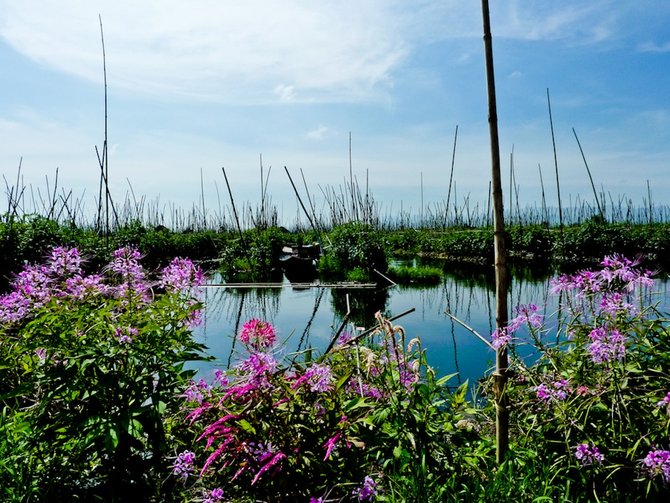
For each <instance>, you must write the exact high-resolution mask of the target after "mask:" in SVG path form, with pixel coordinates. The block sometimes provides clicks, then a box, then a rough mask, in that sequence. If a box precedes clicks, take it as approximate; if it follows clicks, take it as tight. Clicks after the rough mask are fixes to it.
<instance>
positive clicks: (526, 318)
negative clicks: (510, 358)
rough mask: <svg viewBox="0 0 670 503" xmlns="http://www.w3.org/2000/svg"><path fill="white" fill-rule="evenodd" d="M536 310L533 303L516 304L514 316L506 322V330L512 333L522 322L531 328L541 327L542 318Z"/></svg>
mask: <svg viewBox="0 0 670 503" xmlns="http://www.w3.org/2000/svg"><path fill="white" fill-rule="evenodd" d="M537 310H538V307H537V305H535V304H519V305H518V306H516V307H515V308H514V312H515V313H516V317H515V318H512V319H511V320H510V321H509V323H508V324H507V332H508V333H514V332H516V331H517V330H519V329H520V328H521V327H522V326H523V325H524V324H527V325H528V326H529V327H530V328H531V329H537V328H541V327H542V323H543V321H544V318H543V316H542V315H541V314H539V313H538V312H537Z"/></svg>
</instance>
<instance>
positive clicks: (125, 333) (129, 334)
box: [114, 327, 140, 344]
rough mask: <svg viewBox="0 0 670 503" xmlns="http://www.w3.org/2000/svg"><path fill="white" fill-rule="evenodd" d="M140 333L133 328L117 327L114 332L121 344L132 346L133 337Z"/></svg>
mask: <svg viewBox="0 0 670 503" xmlns="http://www.w3.org/2000/svg"><path fill="white" fill-rule="evenodd" d="M139 333H140V332H139V330H137V329H136V328H133V327H123V328H120V327H117V328H116V329H115V330H114V336H115V337H116V338H117V339H118V340H119V344H130V343H131V342H133V337H136V336H137V335H138V334H139Z"/></svg>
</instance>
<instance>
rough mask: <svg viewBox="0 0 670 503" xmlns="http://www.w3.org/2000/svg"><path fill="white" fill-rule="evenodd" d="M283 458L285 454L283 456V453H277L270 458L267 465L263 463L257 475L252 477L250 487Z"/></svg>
mask: <svg viewBox="0 0 670 503" xmlns="http://www.w3.org/2000/svg"><path fill="white" fill-rule="evenodd" d="M285 458H286V454H284V453H283V452H278V453H277V454H275V455H274V456H272V458H271V459H270V461H268V462H267V463H265V464H264V465H263V466H262V467H261V469H260V470H258V473H257V474H256V475H255V476H254V479H253V480H252V481H251V485H254V484H255V483H256V482H257V481H258V479H259V478H260V477H261V475H263V474H264V473H265V472H267V471H268V470H269V469H270V468H272V467H273V466H275V465H276V464H277V463H279V462H280V461H281V460H282V459H285Z"/></svg>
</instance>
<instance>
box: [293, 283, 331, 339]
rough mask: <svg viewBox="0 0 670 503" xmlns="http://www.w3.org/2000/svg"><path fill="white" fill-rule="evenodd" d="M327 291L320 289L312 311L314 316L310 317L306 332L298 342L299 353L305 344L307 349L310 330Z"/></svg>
mask: <svg viewBox="0 0 670 503" xmlns="http://www.w3.org/2000/svg"><path fill="white" fill-rule="evenodd" d="M324 291H325V289H324V288H320V289H319V295H317V297H316V300H315V301H314V309H312V316H310V318H309V320H308V321H307V325H305V330H304V331H303V333H302V336H301V337H300V342H298V349H297V351H300V350H301V349H302V347H303V346H302V345H303V343H304V344H305V347H307V341H309V329H310V328H311V326H312V323H313V322H314V317H315V316H316V312H317V311H318V310H319V306H320V305H321V299H322V298H323V292H324Z"/></svg>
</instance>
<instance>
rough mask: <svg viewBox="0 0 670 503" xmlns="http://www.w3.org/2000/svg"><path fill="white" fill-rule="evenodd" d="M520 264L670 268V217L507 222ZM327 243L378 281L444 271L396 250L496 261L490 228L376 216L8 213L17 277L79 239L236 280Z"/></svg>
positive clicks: (94, 253)
mask: <svg viewBox="0 0 670 503" xmlns="http://www.w3.org/2000/svg"><path fill="white" fill-rule="evenodd" d="M507 235H508V240H507V245H508V249H509V255H510V260H511V261H512V263H513V264H529V263H530V264H535V265H538V264H542V265H544V266H549V265H550V264H554V265H561V264H574V265H584V264H592V263H595V262H596V261H597V260H598V259H599V257H601V256H602V255H605V254H613V253H621V254H624V255H627V256H637V255H644V256H645V257H646V259H647V261H648V262H650V263H653V264H655V265H656V266H658V267H660V268H665V267H668V266H670V262H669V260H670V224H665V223H655V224H635V225H633V224H622V223H600V222H598V221H595V220H588V221H586V222H585V223H582V224H579V225H574V226H568V227H565V228H564V229H563V230H561V229H558V228H548V227H545V226H540V225H527V226H519V225H514V226H510V227H509V228H508V230H507ZM313 242H319V243H320V244H321V246H322V250H323V255H322V256H321V258H320V262H319V264H318V269H319V274H320V276H321V278H322V279H324V280H327V281H332V280H335V281H338V280H346V281H359V282H370V281H373V282H377V281H380V280H381V277H380V276H379V274H377V273H376V272H375V270H376V271H379V272H381V273H382V274H385V275H387V273H388V274H391V275H392V274H396V275H397V276H396V278H397V280H398V281H399V282H405V281H409V282H427V281H436V278H437V275H436V273H435V271H429V270H427V269H424V268H418V269H416V270H402V271H398V270H396V271H391V272H389V270H388V264H389V261H391V260H392V259H393V258H398V257H400V258H403V257H417V256H419V257H426V258H438V259H440V260H446V261H448V262H450V263H452V264H455V263H460V264H465V263H479V264H492V263H493V231H492V230H491V229H490V228H482V229H464V228H453V229H446V230H436V229H421V230H419V229H398V230H382V229H379V228H376V227H373V226H371V225H368V224H362V223H356V222H354V223H347V224H342V225H339V226H337V227H335V228H333V229H330V230H327V231H324V232H322V233H320V234H316V233H315V232H289V231H288V230H286V229H283V228H280V227H263V228H253V229H248V230H245V231H243V232H241V233H240V232H233V231H231V230H211V229H206V230H197V231H181V232H175V231H172V230H170V229H167V228H166V227H163V226H161V225H158V226H146V225H144V224H142V223H141V222H139V221H136V220H135V221H130V222H129V223H127V224H126V225H123V226H120V227H119V228H117V229H115V230H114V231H113V232H111V233H110V235H109V236H101V235H99V234H98V233H97V232H95V230H94V229H91V228H77V227H73V226H69V225H61V224H58V223H57V222H56V221H55V220H51V219H48V218H45V217H42V216H38V215H31V216H25V217H22V218H14V219H5V221H0V252H1V253H2V254H3V257H4V261H3V263H2V264H0V278H1V279H0V281H4V282H5V284H6V281H7V280H8V279H9V278H11V275H12V274H13V273H16V272H18V271H19V270H20V269H21V267H22V266H23V264H26V263H36V262H39V261H41V260H43V259H44V257H46V256H47V254H48V253H49V250H50V249H51V247H54V246H76V247H77V248H78V249H79V250H80V251H81V252H82V254H84V255H85V256H86V257H87V264H88V267H91V268H95V267H98V266H100V265H102V264H104V263H105V260H106V257H108V256H109V255H110V253H111V251H112V250H114V249H116V248H118V247H121V246H133V247H135V248H136V249H138V250H139V251H140V252H141V253H142V255H143V257H144V262H145V264H146V265H147V267H149V268H153V269H155V268H157V267H160V266H162V265H165V264H167V263H168V262H169V260H170V259H171V258H172V257H175V256H181V257H185V256H188V257H191V258H192V259H193V260H197V261H203V263H207V265H208V266H209V268H218V269H219V270H220V271H221V273H222V275H223V277H224V278H225V279H226V280H228V281H236V282H238V281H253V282H264V281H270V280H274V281H277V280H280V279H281V263H280V257H281V251H282V247H284V246H287V245H296V244H302V243H313Z"/></svg>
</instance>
